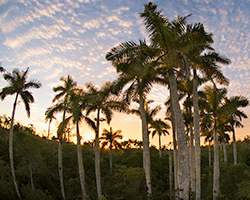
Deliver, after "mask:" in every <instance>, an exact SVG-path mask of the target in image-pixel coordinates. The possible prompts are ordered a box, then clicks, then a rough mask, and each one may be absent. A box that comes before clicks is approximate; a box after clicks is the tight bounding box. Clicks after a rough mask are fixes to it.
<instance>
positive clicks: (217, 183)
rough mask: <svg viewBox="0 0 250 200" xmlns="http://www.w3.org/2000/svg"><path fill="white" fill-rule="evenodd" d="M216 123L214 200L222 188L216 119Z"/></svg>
mask: <svg viewBox="0 0 250 200" xmlns="http://www.w3.org/2000/svg"><path fill="white" fill-rule="evenodd" d="M214 123H215V125H214V182H213V200H217V199H218V196H219V189H220V179H219V178H220V168H219V145H218V135H217V131H216V120H215V122H214Z"/></svg>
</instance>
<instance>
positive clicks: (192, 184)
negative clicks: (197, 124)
mask: <svg viewBox="0 0 250 200" xmlns="http://www.w3.org/2000/svg"><path fill="white" fill-rule="evenodd" d="M189 128H190V188H191V191H192V192H195V149H194V134H193V129H192V126H191V125H190V127H189Z"/></svg>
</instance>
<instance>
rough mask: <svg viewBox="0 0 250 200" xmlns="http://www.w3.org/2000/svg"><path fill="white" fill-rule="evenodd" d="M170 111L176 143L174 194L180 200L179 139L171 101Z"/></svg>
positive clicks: (174, 143) (174, 151)
mask: <svg viewBox="0 0 250 200" xmlns="http://www.w3.org/2000/svg"><path fill="white" fill-rule="evenodd" d="M170 111H171V123H172V133H173V145H174V150H173V155H174V156H173V157H174V196H175V199H176V200H178V199H179V192H178V191H179V189H178V188H179V186H178V185H179V184H178V182H179V181H178V176H177V174H178V162H177V160H178V151H177V141H176V131H175V120H174V112H173V106H172V103H171V107H170Z"/></svg>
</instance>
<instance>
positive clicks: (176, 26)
mask: <svg viewBox="0 0 250 200" xmlns="http://www.w3.org/2000/svg"><path fill="white" fill-rule="evenodd" d="M144 6H145V10H144V12H142V13H141V14H140V16H141V17H142V18H143V19H144V24H145V25H146V28H147V30H148V32H149V33H150V38H151V41H152V42H153V44H154V45H155V46H157V47H158V48H159V50H161V51H160V53H159V58H160V60H161V61H162V67H163V69H165V71H167V74H168V80H169V86H170V96H171V105H172V107H173V114H174V115H173V117H174V121H175V122H176V123H175V124H174V126H175V129H176V132H177V145H178V162H179V173H178V178H179V193H180V196H179V197H180V198H182V199H188V198H189V172H188V168H187V167H186V166H188V155H187V152H188V149H187V139H186V136H185V128H184V121H183V115H182V112H181V109H180V105H179V101H178V99H179V97H178V93H177V84H176V78H175V71H176V69H179V68H180V67H181V68H182V72H183V74H188V72H189V71H188V70H187V64H188V63H187V58H186V55H185V54H184V53H185V52H187V50H188V47H193V46H194V44H195V43H194V41H193V40H188V39H187V40H186V39H185V27H186V18H187V17H188V16H186V17H178V18H177V19H176V20H173V21H172V22H169V21H168V19H167V18H166V17H165V16H164V15H163V14H162V13H161V11H158V10H157V6H156V5H155V4H153V3H152V2H149V3H148V4H146V5H144ZM177 122H178V123H177Z"/></svg>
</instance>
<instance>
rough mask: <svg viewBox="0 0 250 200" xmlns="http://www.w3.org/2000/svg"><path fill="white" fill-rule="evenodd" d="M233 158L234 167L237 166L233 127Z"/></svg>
mask: <svg viewBox="0 0 250 200" xmlns="http://www.w3.org/2000/svg"><path fill="white" fill-rule="evenodd" d="M233 156H234V165H237V162H238V161H237V145H236V136H235V130H234V127H233Z"/></svg>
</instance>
